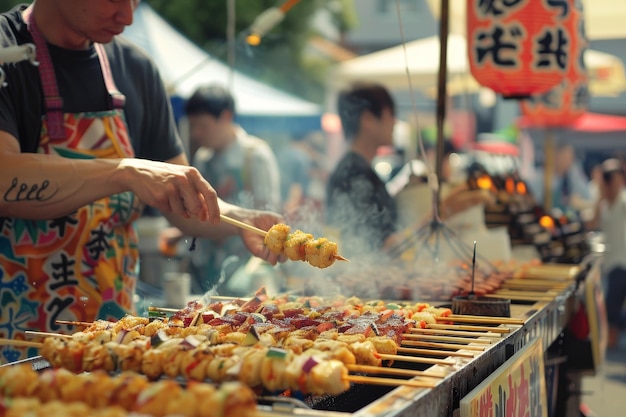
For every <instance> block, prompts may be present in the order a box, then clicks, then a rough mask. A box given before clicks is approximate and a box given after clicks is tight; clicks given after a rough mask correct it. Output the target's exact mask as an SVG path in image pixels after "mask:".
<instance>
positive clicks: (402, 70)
mask: <svg viewBox="0 0 626 417" xmlns="http://www.w3.org/2000/svg"><path fill="white" fill-rule="evenodd" d="M625 3H626V1H625ZM405 50H406V55H405ZM439 53H440V49H439V37H438V36H431V37H428V38H423V39H418V40H416V41H412V42H408V43H407V44H406V45H405V46H403V45H398V46H394V47H392V48H388V49H385V50H382V51H378V52H373V53H371V54H368V55H363V56H360V57H357V58H354V59H350V60H348V61H344V62H342V63H341V64H339V66H338V67H337V68H336V72H335V76H334V77H333V79H332V81H331V82H332V83H333V84H334V87H336V88H337V87H342V86H343V85H345V84H348V83H351V82H355V81H372V82H373V81H375V82H380V83H382V84H385V85H386V86H387V87H389V88H391V89H406V88H408V83H409V82H408V79H407V74H406V67H407V64H408V69H409V73H410V75H411V83H412V85H413V87H414V88H416V89H418V90H423V91H427V92H433V91H434V90H433V89H434V87H435V86H436V85H437V74H438V72H439ZM447 55H448V79H449V81H450V84H449V85H448V89H449V93H450V94H459V93H464V92H465V93H472V92H476V91H477V90H478V89H479V88H480V86H479V85H478V83H477V82H476V80H474V78H473V77H472V76H471V74H470V70H469V61H468V57H467V42H466V40H465V37H464V36H462V35H459V34H454V33H451V34H450V35H449V36H448V54H447ZM405 56H406V58H405ZM584 59H585V64H586V66H587V69H588V70H589V75H590V85H589V87H590V90H591V93H592V94H595V95H616V94H619V93H621V92H622V91H624V90H625V89H626V76H625V75H624V65H623V63H622V61H621V60H620V59H619V58H617V57H615V56H613V55H610V54H607V53H604V52H599V51H595V50H591V49H588V50H586V51H585V56H584Z"/></svg>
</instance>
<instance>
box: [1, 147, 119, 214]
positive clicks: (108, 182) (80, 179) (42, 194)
mask: <svg viewBox="0 0 626 417" xmlns="http://www.w3.org/2000/svg"><path fill="white" fill-rule="evenodd" d="M120 161H121V160H119V159H68V158H61V157H58V156H55V155H42V154H24V153H19V154H15V153H11V152H5V151H0V216H1V217H16V218H24V219H32V220H41V219H54V218H57V217H61V216H64V215H67V214H69V213H71V212H73V211H75V210H77V209H78V208H80V207H82V206H84V205H85V204H88V203H90V202H93V201H96V200H98V199H100V198H103V197H105V196H108V195H112V194H116V193H119V192H122V191H126V190H125V188H124V187H123V185H122V182H121V181H116V175H118V173H117V171H118V165H119V163H120Z"/></svg>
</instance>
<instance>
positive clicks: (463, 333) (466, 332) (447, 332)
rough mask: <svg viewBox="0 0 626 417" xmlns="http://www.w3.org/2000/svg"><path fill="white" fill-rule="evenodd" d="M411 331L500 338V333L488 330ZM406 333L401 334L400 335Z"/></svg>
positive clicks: (415, 329)
mask: <svg viewBox="0 0 626 417" xmlns="http://www.w3.org/2000/svg"><path fill="white" fill-rule="evenodd" d="M409 332H411V333H417V334H437V335H453V336H468V337H497V338H502V334H501V333H490V332H487V333H485V332H482V333H481V332H468V331H460V330H443V329H422V328H416V327H414V328H412V329H409ZM405 335H406V333H405V334H403V335H402V337H404V336H405Z"/></svg>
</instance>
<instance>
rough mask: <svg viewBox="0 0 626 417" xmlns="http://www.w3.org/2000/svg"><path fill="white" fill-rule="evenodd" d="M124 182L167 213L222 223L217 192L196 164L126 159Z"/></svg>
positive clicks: (122, 170) (142, 197) (123, 172)
mask: <svg viewBox="0 0 626 417" xmlns="http://www.w3.org/2000/svg"><path fill="white" fill-rule="evenodd" d="M119 171H120V172H121V173H122V179H121V181H124V182H125V183H126V185H127V186H128V187H129V188H130V189H131V191H133V192H134V193H135V194H136V195H137V197H139V199H140V200H141V201H142V202H143V203H145V204H148V205H150V206H153V207H155V208H156V209H158V210H160V211H161V212H162V213H163V214H165V215H174V216H181V217H184V218H187V219H189V218H197V219H200V220H202V221H206V220H209V221H210V222H211V223H213V224H217V223H218V222H219V217H220V208H219V206H218V202H217V193H216V192H215V190H214V189H213V187H211V185H210V184H209V183H208V182H207V181H206V180H205V179H204V178H203V177H202V175H201V174H200V172H198V170H197V169H196V168H194V167H190V166H185V165H177V164H169V163H164V162H154V161H149V160H146V159H123V160H121V162H120V170H119Z"/></svg>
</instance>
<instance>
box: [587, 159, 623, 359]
mask: <svg viewBox="0 0 626 417" xmlns="http://www.w3.org/2000/svg"><path fill="white" fill-rule="evenodd" d="M601 166H602V184H601V187H600V198H599V200H598V202H597V203H596V209H595V216H594V219H593V222H592V224H591V225H590V226H591V227H599V229H600V231H601V232H602V233H603V235H604V243H605V245H606V249H605V253H604V260H603V270H604V276H605V280H606V295H605V297H606V310H607V316H608V321H609V341H608V347H610V348H612V347H615V346H617V343H618V340H619V333H620V328H621V325H622V307H623V305H624V301H625V300H626V192H625V191H624V184H625V183H626V181H625V180H626V176H625V175H626V174H625V172H624V167H623V165H622V162H621V161H620V160H619V159H615V158H612V159H607V160H606V161H604V162H603V163H602V165H601Z"/></svg>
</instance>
